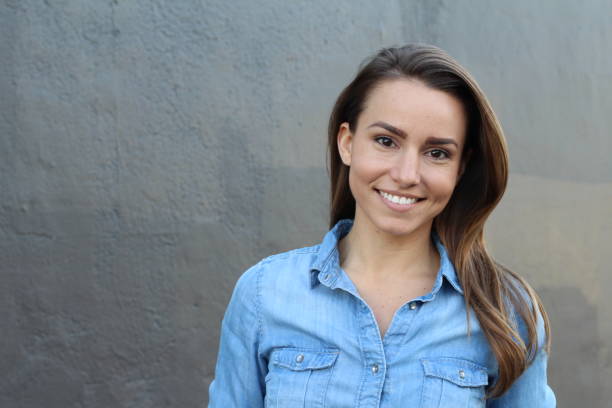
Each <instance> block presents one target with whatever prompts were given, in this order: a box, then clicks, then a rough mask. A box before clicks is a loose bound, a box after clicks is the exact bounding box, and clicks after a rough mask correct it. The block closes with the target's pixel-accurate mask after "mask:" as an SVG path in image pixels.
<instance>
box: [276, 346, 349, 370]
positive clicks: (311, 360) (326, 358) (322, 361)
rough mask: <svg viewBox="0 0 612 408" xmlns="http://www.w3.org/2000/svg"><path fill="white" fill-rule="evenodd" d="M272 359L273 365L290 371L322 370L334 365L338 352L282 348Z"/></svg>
mask: <svg viewBox="0 0 612 408" xmlns="http://www.w3.org/2000/svg"><path fill="white" fill-rule="evenodd" d="M270 357H271V358H270V360H271V361H272V363H274V364H276V365H279V366H281V367H285V368H288V369H290V370H294V371H303V370H320V369H322V368H328V367H331V366H332V365H334V363H335V362H336V358H338V351H337V350H328V349H327V350H308V349H300V348H282V349H277V350H274V351H273V352H272V355H271V356H270Z"/></svg>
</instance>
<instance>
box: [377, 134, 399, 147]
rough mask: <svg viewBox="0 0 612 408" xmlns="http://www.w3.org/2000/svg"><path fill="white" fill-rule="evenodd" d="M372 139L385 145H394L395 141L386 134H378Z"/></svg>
mask: <svg viewBox="0 0 612 408" xmlns="http://www.w3.org/2000/svg"><path fill="white" fill-rule="evenodd" d="M374 140H376V143H378V144H381V145H383V146H385V147H393V146H394V145H395V143H394V142H393V139H391V138H390V137H387V136H378V137H377V138H376V139H374Z"/></svg>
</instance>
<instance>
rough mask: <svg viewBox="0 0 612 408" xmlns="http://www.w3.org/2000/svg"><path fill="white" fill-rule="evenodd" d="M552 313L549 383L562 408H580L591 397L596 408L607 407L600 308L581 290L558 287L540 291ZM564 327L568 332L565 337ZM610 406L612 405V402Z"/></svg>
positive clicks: (550, 315) (592, 404) (591, 402)
mask: <svg viewBox="0 0 612 408" xmlns="http://www.w3.org/2000/svg"><path fill="white" fill-rule="evenodd" d="M538 293H539V294H540V296H541V297H542V302H543V303H544V305H545V306H546V310H547V311H548V314H549V317H550V321H551V326H552V351H551V358H550V362H549V368H548V374H549V381H548V382H549V384H550V385H551V387H553V389H554V391H555V395H556V396H557V405H558V406H559V407H579V406H581V405H582V404H584V401H585V396H586V395H588V396H589V402H590V406H592V407H602V408H605V407H612V405H605V404H604V398H603V394H604V392H603V390H602V386H603V383H604V382H607V381H602V378H601V375H600V373H601V369H600V363H601V362H600V360H601V359H600V356H599V350H605V347H604V346H603V344H602V343H601V342H600V340H599V333H598V329H597V326H598V324H597V323H598V320H597V319H598V316H597V308H596V307H595V306H593V305H592V304H591V303H590V302H589V299H588V298H587V297H585V296H584V295H583V294H582V292H581V291H580V290H579V289H577V288H572V287H558V288H551V287H549V288H542V289H539V290H538ZM561 327H566V328H569V327H571V328H572V329H571V330H564V331H563V334H562V335H561ZM609 404H610V403H609Z"/></svg>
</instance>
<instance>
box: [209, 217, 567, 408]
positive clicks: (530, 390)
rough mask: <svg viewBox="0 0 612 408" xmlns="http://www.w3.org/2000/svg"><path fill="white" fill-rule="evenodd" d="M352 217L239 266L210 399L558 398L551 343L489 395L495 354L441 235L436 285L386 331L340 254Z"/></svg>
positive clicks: (434, 401)
mask: <svg viewBox="0 0 612 408" xmlns="http://www.w3.org/2000/svg"><path fill="white" fill-rule="evenodd" d="M351 226H352V220H341V221H339V222H338V223H337V224H336V225H335V226H334V228H333V229H332V230H331V231H329V232H328V233H327V234H326V235H325V237H324V239H323V242H321V243H320V244H318V245H315V246H311V247H306V248H301V249H296V250H293V251H289V252H285V253H281V254H278V255H273V256H270V257H268V258H266V259H264V260H262V261H261V262H259V263H258V264H257V265H255V266H253V267H251V268H250V269H249V270H247V271H246V272H245V273H244V274H243V275H242V277H241V278H240V279H239V281H238V283H237V284H236V287H235V289H234V293H233V295H232V298H231V300H230V303H229V306H228V308H227V311H226V313H225V317H224V318H223V323H222V329H221V342H220V347H219V355H218V360H217V366H216V372H215V379H214V381H213V382H212V383H211V385H210V389H209V407H213V408H215V407H218V408H228V407H245V408H246V407H248V408H256V407H263V406H265V407H279V408H291V407H307V408H310V407H334V408H340V407H363V408H365V407H372V408H374V407H381V408H386V407H388V408H391V407H393V408H395V407H414V408H418V407H420V408H458V407H461V408H475V407H490V408H502V407H508V408H510V407H512V408H549V407H555V405H556V404H555V396H554V394H553V392H552V391H551V389H550V388H549V387H548V385H547V380H546V365H547V355H546V353H545V351H544V350H543V349H542V350H540V351H539V352H538V353H537V355H536V357H535V359H534V361H533V363H532V364H531V365H530V366H529V367H528V368H527V370H526V371H525V372H524V373H523V374H522V376H521V377H520V378H519V379H518V380H517V381H516V382H515V383H514V384H513V385H512V387H511V388H510V390H509V391H507V392H506V393H505V394H504V395H503V396H502V397H500V398H498V399H486V400H485V393H486V387H487V386H488V385H491V384H492V383H493V382H494V381H495V380H496V376H497V370H498V366H497V363H496V360H495V356H494V354H493V353H492V351H491V348H490V347H489V344H488V342H487V340H486V338H485V336H484V334H483V332H482V330H481V328H480V326H479V324H478V321H477V319H476V317H475V315H474V314H473V312H471V314H470V330H471V331H470V333H471V334H470V335H469V336H468V335H467V330H468V327H467V319H466V308H465V302H464V298H463V290H462V288H461V285H460V283H459V281H458V279H457V275H456V273H455V269H454V267H453V265H452V263H451V262H450V260H449V258H448V255H447V253H446V250H445V248H444V246H443V245H442V244H441V243H440V241H439V240H438V239H437V238H436V237H435V235H434V241H435V243H436V247H437V250H438V253H439V255H440V269H439V271H438V275H437V278H436V281H435V283H434V285H433V288H432V290H431V292H430V293H428V294H426V295H424V296H420V297H417V298H415V299H413V300H411V301H409V302H406V303H405V304H404V305H403V306H401V307H400V308H399V309H398V310H397V311H396V313H395V315H394V317H393V320H392V322H391V324H390V326H389V328H388V330H387V332H386V333H385V335H384V337H383V338H381V336H380V331H379V328H378V325H377V323H376V319H375V318H374V314H373V313H372V310H371V309H370V307H369V306H368V305H367V304H366V302H365V301H364V300H363V299H362V298H361V296H360V295H359V293H358V291H357V289H356V287H355V286H354V284H353V283H352V281H351V280H350V278H349V277H348V275H347V274H346V273H345V272H344V271H343V270H342V268H341V267H340V264H339V255H338V249H337V243H338V241H339V240H340V239H341V238H342V237H343V236H344V235H345V234H346V233H347V232H348V231H349V230H350V228H351ZM519 325H520V322H519ZM539 326H540V327H539V330H538V331H539V336H538V338H539V339H540V343H543V341H544V339H543V337H544V336H543V325H542V322H541V321H540V325H539ZM519 329H521V332H522V333H525V330H524V328H521V327H519Z"/></svg>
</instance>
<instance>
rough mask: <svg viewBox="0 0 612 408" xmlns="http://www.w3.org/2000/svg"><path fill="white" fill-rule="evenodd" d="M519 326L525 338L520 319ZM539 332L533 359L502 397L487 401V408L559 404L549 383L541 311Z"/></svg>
mask: <svg viewBox="0 0 612 408" xmlns="http://www.w3.org/2000/svg"><path fill="white" fill-rule="evenodd" d="M519 327H520V329H519V330H520V331H521V334H522V336H523V338H525V337H526V329H525V327H524V325H523V324H522V321H520V320H519ZM537 333H538V350H537V353H536V355H535V357H534V359H533V361H532V362H531V364H530V365H529V366H528V367H527V369H526V370H525V371H524V372H523V374H521V375H520V377H519V378H517V379H516V381H515V382H514V383H513V384H512V386H510V388H509V389H508V391H506V392H505V393H504V394H503V395H502V396H501V397H500V398H496V399H493V400H491V401H490V402H488V403H487V408H522V407H533V408H555V407H556V406H557V402H556V399H555V394H554V392H553V390H552V389H551V388H550V387H549V385H548V377H547V366H548V353H547V352H546V349H545V344H546V335H545V330H544V321H543V319H542V316H541V315H540V313H538V322H537Z"/></svg>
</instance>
